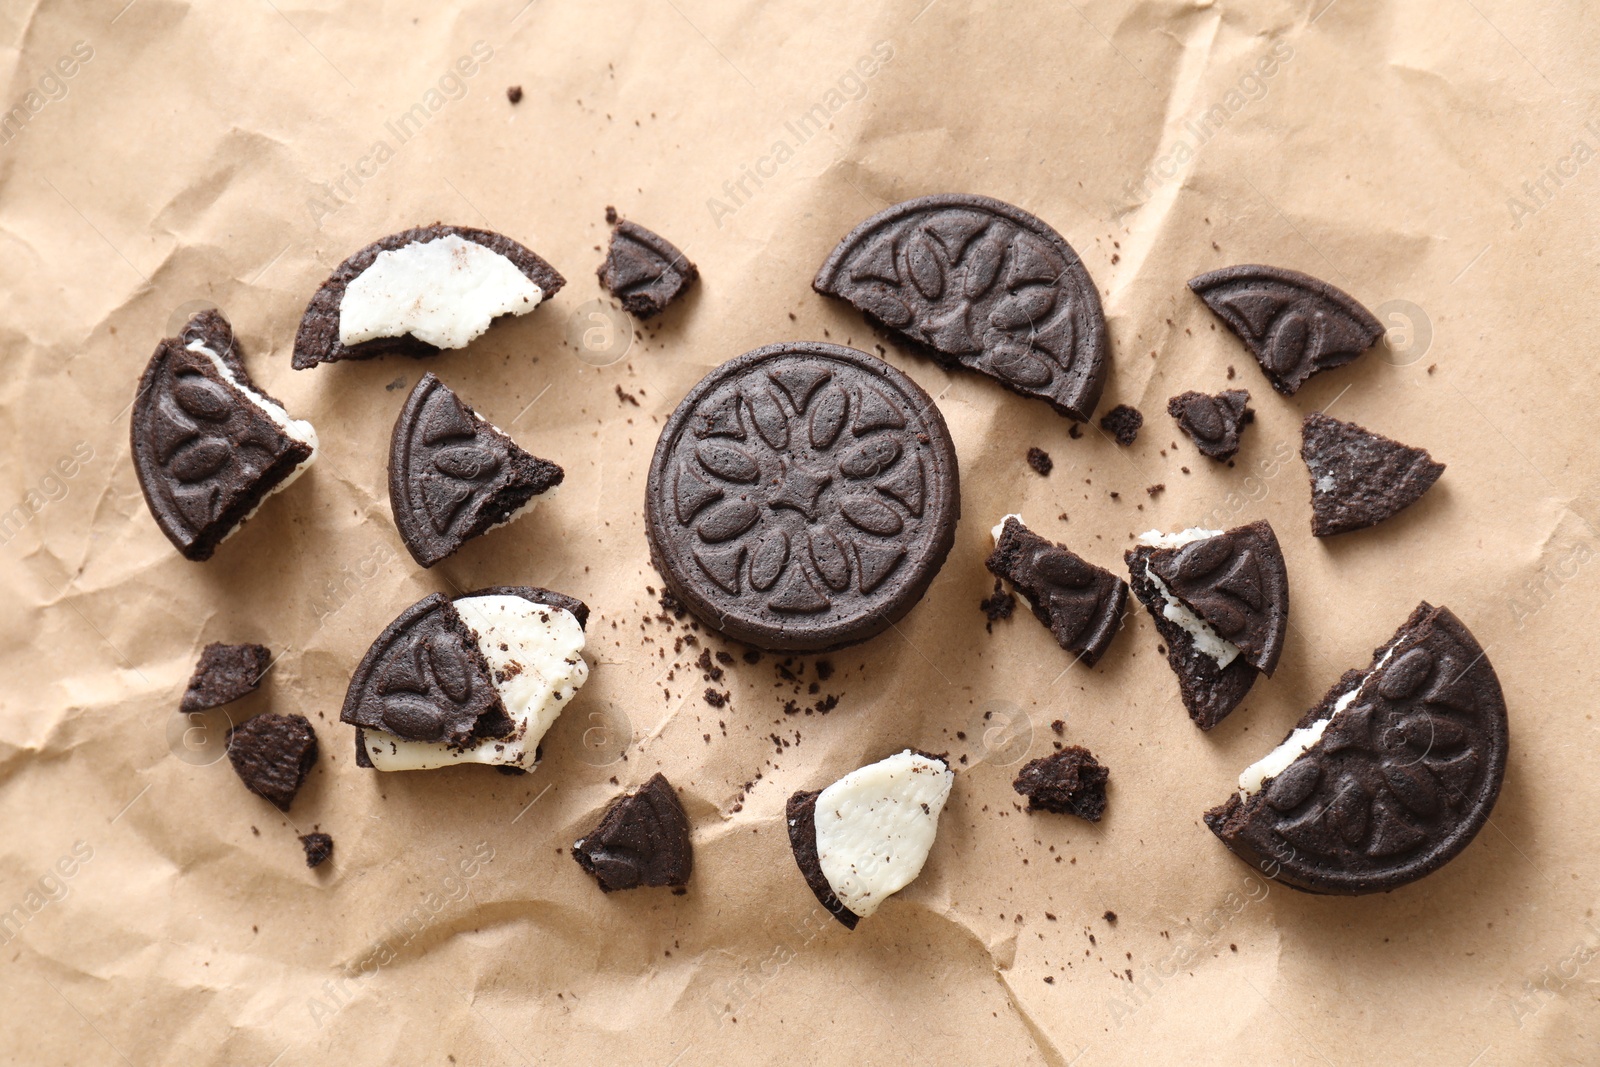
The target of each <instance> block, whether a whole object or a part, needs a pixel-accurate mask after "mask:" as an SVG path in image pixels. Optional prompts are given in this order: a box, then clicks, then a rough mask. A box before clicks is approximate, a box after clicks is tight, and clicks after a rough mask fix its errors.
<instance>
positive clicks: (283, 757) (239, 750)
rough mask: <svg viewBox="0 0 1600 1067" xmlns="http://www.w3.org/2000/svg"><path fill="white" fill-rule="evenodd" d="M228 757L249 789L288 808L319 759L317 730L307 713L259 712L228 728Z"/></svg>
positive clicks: (282, 808) (279, 805) (280, 806)
mask: <svg viewBox="0 0 1600 1067" xmlns="http://www.w3.org/2000/svg"><path fill="white" fill-rule="evenodd" d="M228 760H229V761H230V762H231V763H232V764H233V769H234V772H235V773H237V774H238V775H239V780H240V781H242V782H243V783H244V784H245V788H246V789H248V790H250V792H252V793H254V794H255V795H256V796H258V797H262V798H264V799H266V800H269V801H271V802H272V803H273V804H275V805H277V807H278V810H279V811H288V810H289V805H290V804H292V803H293V802H294V797H295V794H296V793H298V792H299V791H300V787H301V786H302V785H303V784H305V780H306V775H308V774H310V773H311V768H312V766H313V765H314V764H315V763H316V762H317V732H316V731H315V730H313V729H312V728H311V723H310V721H309V720H307V719H306V717H305V716H304V715H275V714H273V713H271V712H268V713H267V714H264V715H257V716H256V717H255V718H253V719H247V720H245V721H244V722H242V723H240V724H239V725H238V726H235V727H234V728H233V729H232V730H229V731H228Z"/></svg>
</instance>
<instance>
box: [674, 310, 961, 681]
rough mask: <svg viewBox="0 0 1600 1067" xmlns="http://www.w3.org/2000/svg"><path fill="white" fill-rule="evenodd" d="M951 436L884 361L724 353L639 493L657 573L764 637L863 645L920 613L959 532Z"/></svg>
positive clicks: (683, 597)
mask: <svg viewBox="0 0 1600 1067" xmlns="http://www.w3.org/2000/svg"><path fill="white" fill-rule="evenodd" d="M960 514H961V494H960V482H959V477H958V474H957V471H956V453H955V446H954V445H953V444H952V443H951V441H950V432H949V430H947V429H946V428H945V424H944V417H943V416H942V415H940V414H939V409H938V408H937V407H935V406H934V403H933V400H932V398H931V397H929V396H928V394H927V393H925V392H923V391H922V389H921V388H920V387H919V386H918V385H917V384H916V383H915V382H913V381H912V380H911V379H910V378H908V377H906V376H905V375H904V374H902V373H901V372H900V371H898V370H896V369H895V368H894V367H892V366H890V365H889V364H888V363H885V362H884V361H883V360H881V359H877V358H874V357H873V356H869V355H867V354H866V353H865V352H858V351H856V350H855V349H853V348H842V347H840V346H838V345H828V344H816V343H811V342H799V341H796V342H788V343H785V344H777V345H768V346H766V347H765V348H758V349H756V350H755V351H754V352H747V353H746V354H744V355H742V356H740V357H738V358H737V359H732V360H729V361H728V362H727V363H724V364H723V365H722V366H720V367H718V368H717V369H716V370H714V371H712V372H711V373H710V374H708V375H707V376H706V377H705V378H704V379H703V380H702V381H701V382H700V384H698V385H696V386H695V387H694V388H693V389H691V390H690V391H689V395H688V396H686V397H684V399H683V403H681V404H679V405H678V409H677V410H676V411H675V412H673V414H672V417H671V418H670V419H668V420H667V424H666V426H665V427H664V428H663V429H662V431H661V439H660V441H658V442H657V444H656V452H655V458H654V459H653V460H652V461H651V463H650V478H649V484H648V486H647V488H646V491H645V530H646V532H647V534H648V535H649V538H650V553H651V557H652V559H653V560H654V562H655V565H656V569H657V570H659V571H660V572H661V574H662V577H663V578H664V579H665V580H666V582H667V585H668V587H669V588H670V589H671V590H672V592H673V594H674V595H676V596H677V597H678V599H679V600H680V601H682V602H683V604H684V605H685V606H687V607H688V608H689V609H690V610H691V611H693V612H694V613H695V614H696V615H698V616H699V617H700V618H701V619H703V620H705V621H706V622H707V623H708V624H710V625H711V626H713V627H715V628H716V629H718V630H720V631H722V632H723V633H724V634H726V635H728V636H729V637H733V638H736V639H738V640H740V641H744V642H746V643H747V644H751V645H754V646H756V647H757V648H763V649H769V650H772V651H786V652H820V651H825V650H828V649H834V648H840V647H842V646H844V645H850V644H855V643H856V642H858V641H865V640H866V639H867V638H869V637H872V636H874V635H875V634H877V633H879V632H880V631H882V630H884V629H886V628H887V627H889V626H890V625H891V624H892V623H894V622H895V621H896V620H897V619H899V618H900V617H901V616H903V615H904V614H905V613H906V612H907V611H909V610H911V607H912V605H914V604H915V603H916V602H917V600H918V599H920V598H921V596H922V594H923V592H924V591H925V590H926V589H927V588H928V584H929V583H930V582H932V581H933V577H934V575H935V574H937V573H938V572H939V568H940V566H942V565H943V564H944V559H945V556H946V555H947V554H948V553H949V551H950V546H951V544H952V543H953V542H954V541H955V530H956V520H957V519H958V518H959V517H960Z"/></svg>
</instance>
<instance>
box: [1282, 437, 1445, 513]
mask: <svg viewBox="0 0 1600 1067" xmlns="http://www.w3.org/2000/svg"><path fill="white" fill-rule="evenodd" d="M1300 458H1301V459H1303V460H1305V464H1306V469H1307V470H1308V471H1310V472H1311V532H1312V534H1314V535H1315V536H1317V537H1332V536H1333V535H1334V534H1342V533H1349V532H1351V531H1352V530H1364V529H1366V528H1367V527H1369V526H1376V525H1377V524H1378V523H1380V522H1382V521H1383V520H1384V519H1387V518H1389V516H1391V515H1393V514H1395V513H1396V512H1398V511H1400V510H1402V509H1404V508H1407V507H1410V506H1411V505H1412V504H1415V503H1416V502H1417V501H1418V500H1419V499H1421V497H1422V494H1424V493H1426V492H1427V491H1428V490H1429V489H1431V488H1433V483H1434V482H1436V481H1438V480H1439V475H1441V474H1443V473H1444V464H1443V463H1435V462H1434V461H1433V457H1432V456H1430V455H1428V453H1427V452H1425V451H1423V450H1422V449H1420V448H1412V447H1410V446H1409V445H1403V444H1401V443H1400V442H1399V441H1395V440H1392V439H1390V438H1388V437H1385V436H1383V435H1382V434H1378V433H1373V432H1372V431H1371V430H1366V429H1362V428H1361V427H1360V426H1357V425H1356V424H1355V423H1353V422H1340V421H1339V420H1338V419H1335V418H1332V417H1330V416H1328V415H1324V414H1322V413H1321V412H1312V413H1311V414H1310V415H1307V416H1306V418H1305V422H1304V423H1302V424H1301V428H1300Z"/></svg>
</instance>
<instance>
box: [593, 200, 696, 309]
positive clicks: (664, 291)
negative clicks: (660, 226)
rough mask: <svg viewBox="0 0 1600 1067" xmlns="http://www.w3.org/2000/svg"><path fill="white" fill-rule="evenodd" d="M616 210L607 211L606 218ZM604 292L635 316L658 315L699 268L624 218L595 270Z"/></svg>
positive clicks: (681, 290)
mask: <svg viewBox="0 0 1600 1067" xmlns="http://www.w3.org/2000/svg"><path fill="white" fill-rule="evenodd" d="M615 218H616V212H615V211H613V210H610V209H608V210H607V221H608V222H611V221H614V220H615ZM596 273H597V274H598V275H599V277H600V284H601V285H603V286H605V290H606V292H608V293H610V294H611V295H612V296H614V297H616V298H617V299H618V300H620V301H622V306H623V308H625V309H626V310H627V312H628V314H630V315H632V316H633V317H634V318H637V319H648V318H651V317H652V316H655V315H658V314H660V313H661V312H662V311H664V310H665V309H666V306H667V305H668V304H670V303H672V302H673V301H674V300H676V299H677V298H678V297H679V296H681V295H683V292H684V290H685V289H688V288H689V286H690V285H691V284H693V282H694V280H695V279H696V278H698V277H699V276H700V270H699V268H698V267H696V266H695V265H694V264H693V263H691V262H689V257H688V256H685V255H684V254H683V253H682V252H680V251H678V249H677V248H676V247H675V246H674V245H673V244H672V243H671V242H670V241H668V240H667V239H666V238H664V237H662V236H660V235H659V234H656V233H652V232H651V231H649V230H647V229H645V228H644V227H643V226H640V225H639V224H638V223H636V222H629V221H628V220H626V219H623V220H621V221H618V222H615V225H614V227H613V228H612V230H611V245H610V247H609V248H608V249H607V250H606V259H605V262H604V263H602V264H600V269H599V270H598V271H596Z"/></svg>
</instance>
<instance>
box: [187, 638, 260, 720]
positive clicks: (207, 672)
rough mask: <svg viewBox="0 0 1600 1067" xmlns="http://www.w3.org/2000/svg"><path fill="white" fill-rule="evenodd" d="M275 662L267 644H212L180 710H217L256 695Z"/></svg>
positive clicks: (218, 642)
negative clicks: (224, 705) (250, 695)
mask: <svg viewBox="0 0 1600 1067" xmlns="http://www.w3.org/2000/svg"><path fill="white" fill-rule="evenodd" d="M271 662H272V653H271V652H269V651H268V650H267V647H266V646H265V645H225V644H222V643H221V642H220V641H213V642H211V644H209V645H207V646H206V647H205V650H204V651H202V652H201V653H200V662H199V663H197V664H196V665H195V668H194V674H193V675H192V676H191V677H190V678H189V687H188V688H187V689H185V690H184V692H183V702H182V703H181V704H180V705H179V706H178V710H179V711H182V712H185V713H188V712H194V711H204V710H205V709H207V708H217V707H221V706H222V705H223V704H231V703H232V702H233V701H235V700H238V699H239V698H240V697H242V696H245V695H246V694H248V693H253V692H255V691H256V687H257V686H259V685H260V684H261V676H262V675H263V674H264V673H266V670H267V666H268V664H270V663H271Z"/></svg>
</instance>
